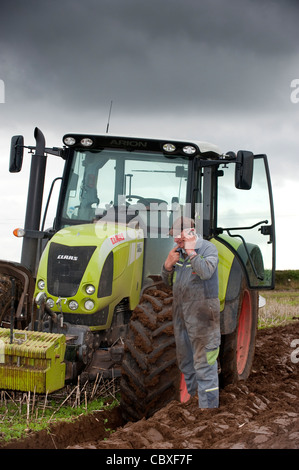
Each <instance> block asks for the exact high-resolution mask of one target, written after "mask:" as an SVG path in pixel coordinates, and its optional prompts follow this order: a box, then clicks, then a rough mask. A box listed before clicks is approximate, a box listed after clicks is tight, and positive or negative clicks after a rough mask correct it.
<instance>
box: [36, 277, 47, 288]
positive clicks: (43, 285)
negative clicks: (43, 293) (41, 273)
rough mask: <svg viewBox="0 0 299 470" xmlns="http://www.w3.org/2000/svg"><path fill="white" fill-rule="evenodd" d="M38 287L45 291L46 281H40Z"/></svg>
mask: <svg viewBox="0 0 299 470" xmlns="http://www.w3.org/2000/svg"><path fill="white" fill-rule="evenodd" d="M37 287H38V288H39V289H40V290H44V288H45V281H43V280H42V279H40V280H39V281H38V283H37Z"/></svg>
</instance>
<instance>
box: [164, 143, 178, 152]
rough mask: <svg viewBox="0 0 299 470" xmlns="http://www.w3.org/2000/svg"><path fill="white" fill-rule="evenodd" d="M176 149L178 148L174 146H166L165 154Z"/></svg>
mask: <svg viewBox="0 0 299 470" xmlns="http://www.w3.org/2000/svg"><path fill="white" fill-rule="evenodd" d="M175 149H176V147H175V145H173V144H164V145H163V150H165V152H174V151H175Z"/></svg>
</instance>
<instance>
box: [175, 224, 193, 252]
mask: <svg viewBox="0 0 299 470" xmlns="http://www.w3.org/2000/svg"><path fill="white" fill-rule="evenodd" d="M193 234H194V229H191V228H188V229H184V230H182V231H181V233H177V234H175V237H174V241H175V243H176V244H177V245H178V247H179V248H184V247H185V242H186V240H187V239H188V237H190V235H193Z"/></svg>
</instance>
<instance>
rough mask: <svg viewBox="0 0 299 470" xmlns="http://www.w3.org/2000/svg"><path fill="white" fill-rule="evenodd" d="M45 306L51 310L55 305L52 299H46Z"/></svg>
mask: <svg viewBox="0 0 299 470" xmlns="http://www.w3.org/2000/svg"><path fill="white" fill-rule="evenodd" d="M46 304H47V305H48V307H49V308H53V307H54V305H55V302H54V300H53V299H51V298H50V299H47V302H46Z"/></svg>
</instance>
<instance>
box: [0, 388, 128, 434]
mask: <svg viewBox="0 0 299 470" xmlns="http://www.w3.org/2000/svg"><path fill="white" fill-rule="evenodd" d="M113 382H114V381H113ZM92 385H93V386H94V384H92ZM110 388H111V387H110ZM107 392H108V393H107ZM103 393H104V395H102V394H103ZM118 405H119V400H118V398H117V391H116V390H115V387H114V385H113V393H109V386H108V387H107V382H106V384H105V385H104V389H103V386H102V391H100V392H99V393H98V395H97V396H94V395H93V393H91V391H89V392H88V391H87V390H86V389H84V387H83V388H82V389H80V388H79V386H78V385H77V386H76V387H74V388H73V389H72V390H71V392H70V393H69V389H67V388H66V389H63V390H62V391H60V392H56V394H55V393H54V394H51V395H48V396H47V395H35V394H34V393H30V392H26V393H22V392H11V391H5V390H2V391H1V392H0V443H1V441H2V442H7V441H10V440H12V439H20V438H24V437H26V436H27V435H28V434H30V433H31V432H34V431H41V430H43V429H46V430H47V429H48V430H49V429H50V426H51V425H52V424H55V423H58V422H59V421H73V420H74V419H76V418H78V417H79V416H82V415H87V414H89V413H93V412H95V411H102V410H109V409H112V408H114V407H115V406H118ZM108 431H109V428H107V432H108ZM111 432H112V431H111Z"/></svg>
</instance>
